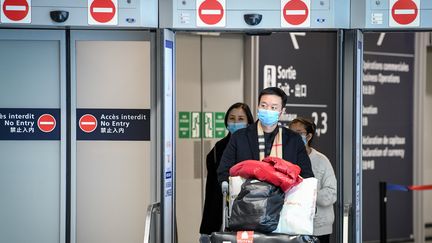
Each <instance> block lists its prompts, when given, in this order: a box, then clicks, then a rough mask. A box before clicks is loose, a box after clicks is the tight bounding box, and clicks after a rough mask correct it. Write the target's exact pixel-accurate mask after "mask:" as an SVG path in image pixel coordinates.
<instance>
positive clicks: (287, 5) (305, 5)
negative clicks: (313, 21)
mask: <svg viewBox="0 0 432 243" xmlns="http://www.w3.org/2000/svg"><path fill="white" fill-rule="evenodd" d="M281 3H282V4H281V11H282V13H281V16H282V18H281V24H282V26H283V27H292V26H294V27H309V26H310V14H309V9H310V0H289V1H287V0H283V1H282V2H281Z"/></svg>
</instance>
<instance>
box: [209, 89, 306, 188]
mask: <svg viewBox="0 0 432 243" xmlns="http://www.w3.org/2000/svg"><path fill="white" fill-rule="evenodd" d="M287 98H288V97H287V96H286V94H285V92H284V91H283V90H281V89H279V88H276V87H270V88H266V89H264V90H262V91H261V92H260V94H259V99H258V100H259V103H258V121H257V122H255V123H254V124H252V125H250V126H248V127H247V128H245V129H241V130H238V131H237V132H236V133H234V134H232V136H231V139H230V141H229V143H228V145H227V147H226V148H225V151H224V153H223V155H222V159H221V161H220V164H219V167H218V170H217V173H218V181H219V183H222V182H223V181H228V177H229V169H230V168H231V167H232V166H234V165H235V164H237V163H239V162H242V161H244V160H262V159H263V158H265V157H268V156H273V157H279V158H282V159H284V160H286V161H289V162H291V163H294V164H297V165H298V166H300V168H301V173H300V176H302V177H303V178H308V177H313V176H314V174H313V172H312V166H311V162H310V160H309V156H308V155H307V153H306V149H305V146H304V143H303V141H302V138H301V136H300V135H298V134H297V133H295V132H293V131H291V130H289V129H287V128H285V127H283V126H279V125H278V121H279V118H280V116H281V115H282V113H283V111H284V109H285V105H286V102H287Z"/></svg>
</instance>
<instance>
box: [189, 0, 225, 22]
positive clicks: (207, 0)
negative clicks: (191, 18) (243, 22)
mask: <svg viewBox="0 0 432 243" xmlns="http://www.w3.org/2000/svg"><path fill="white" fill-rule="evenodd" d="M196 16H197V17H196V25H197V26H198V27H225V26H226V4H225V0H197V1H196Z"/></svg>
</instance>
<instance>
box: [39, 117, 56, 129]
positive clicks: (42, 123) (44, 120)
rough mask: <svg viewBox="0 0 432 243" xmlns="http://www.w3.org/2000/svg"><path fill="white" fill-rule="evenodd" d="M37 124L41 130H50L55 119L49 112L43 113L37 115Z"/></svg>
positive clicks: (53, 125) (54, 123)
mask: <svg viewBox="0 0 432 243" xmlns="http://www.w3.org/2000/svg"><path fill="white" fill-rule="evenodd" d="M37 125H38V127H39V130H41V131H42V132H52V131H53V130H54V129H55V127H56V119H55V118H54V116H52V115H50V114H43V115H41V116H40V117H39V119H38V121H37Z"/></svg>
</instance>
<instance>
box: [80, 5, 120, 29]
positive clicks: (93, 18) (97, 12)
mask: <svg viewBox="0 0 432 243" xmlns="http://www.w3.org/2000/svg"><path fill="white" fill-rule="evenodd" d="M87 12H88V24H89V25H117V24H118V5H117V0H88V11H87Z"/></svg>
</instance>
